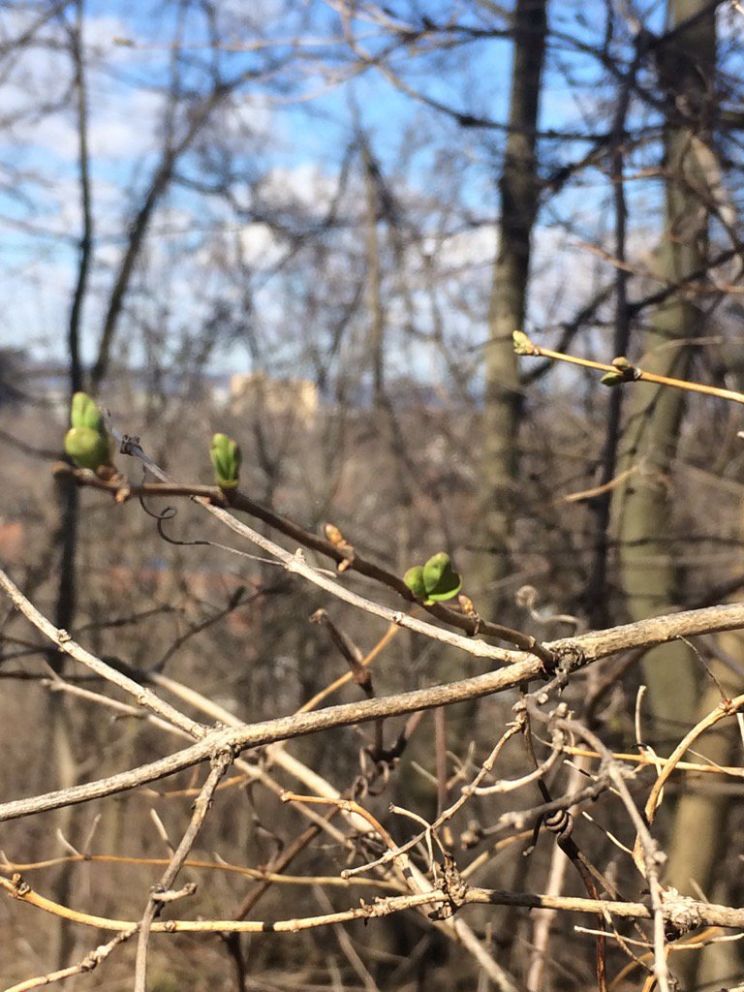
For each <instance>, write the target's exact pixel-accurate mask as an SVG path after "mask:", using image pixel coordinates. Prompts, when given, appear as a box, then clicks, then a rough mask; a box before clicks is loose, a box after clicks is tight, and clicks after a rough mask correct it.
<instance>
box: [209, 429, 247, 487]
mask: <svg viewBox="0 0 744 992" xmlns="http://www.w3.org/2000/svg"><path fill="white" fill-rule="evenodd" d="M209 455H210V457H211V459H212V466H213V468H214V474H215V477H216V479H217V485H218V486H219V487H220V489H236V488H237V485H238V473H239V472H240V462H241V458H242V456H241V454H240V448H239V447H238V444H237V442H236V441H233V439H232V438H231V437H228V436H227V434H215V435H214V437H213V438H212V445H211V447H210V449H209Z"/></svg>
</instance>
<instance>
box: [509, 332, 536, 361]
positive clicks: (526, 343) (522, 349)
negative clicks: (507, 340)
mask: <svg viewBox="0 0 744 992" xmlns="http://www.w3.org/2000/svg"><path fill="white" fill-rule="evenodd" d="M512 341H513V342H514V351H515V352H516V354H517V355H539V354H540V352H539V351H538V349H537V348H536V347H535V345H534V344H533V343H532V341H530V339H529V337H528V336H527V335H526V334H525V333H524V331H514V332H513V334H512Z"/></svg>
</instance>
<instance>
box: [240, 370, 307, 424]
mask: <svg viewBox="0 0 744 992" xmlns="http://www.w3.org/2000/svg"><path fill="white" fill-rule="evenodd" d="M319 405H320V397H319V393H318V387H317V386H316V385H315V383H314V382H311V381H310V380H309V379H274V378H272V377H271V376H268V375H267V374H266V373H265V372H251V373H250V374H248V375H241V374H236V375H232V376H230V410H231V412H232V413H234V414H236V415H240V414H243V413H246V412H248V411H250V410H259V411H261V412H262V413H264V414H268V415H269V416H277V417H286V416H292V417H294V418H296V419H297V420H298V421H299V422H300V423H302V424H306V425H309V424H311V423H312V422H313V421H314V419H315V417H316V415H317V413H318V408H319Z"/></svg>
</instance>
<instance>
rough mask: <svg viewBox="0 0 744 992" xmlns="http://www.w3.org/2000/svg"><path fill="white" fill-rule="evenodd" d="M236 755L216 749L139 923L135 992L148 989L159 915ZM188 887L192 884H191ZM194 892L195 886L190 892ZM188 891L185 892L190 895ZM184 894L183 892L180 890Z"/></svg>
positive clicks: (142, 991) (144, 991)
mask: <svg viewBox="0 0 744 992" xmlns="http://www.w3.org/2000/svg"><path fill="white" fill-rule="evenodd" d="M232 760H233V755H232V753H231V751H230V750H223V751H219V752H216V753H215V754H214V755H213V756H212V767H211V769H210V772H209V775H208V776H207V779H206V781H205V782H204V785H203V786H202V789H201V792H200V793H199V795H198V796H197V798H196V801H195V803H194V813H193V815H192V817H191V821H190V823H189V825H188V827H187V829H186V832H185V833H184V835H183V837H182V838H181V842H180V844H179V845H178V847H177V848H176V850H175V851H174V853H173V857H172V858H171V859H170V862H169V863H168V867H167V868H166V869H165V871H164V872H163V875H162V877H161V879H160V882H159V883H158V884H157V885H156V886H155V887H154V888H153V890H152V892H151V893H150V898H149V900H148V903H147V907H146V909H145V912H144V914H143V916H142V921H141V922H140V924H139V936H138V938H137V958H136V961H135V967H134V992H146V988H147V950H148V945H149V940H150V931H151V929H152V925H153V922H154V921H155V917H156V916H157V915H158V914H159V913H160V911H161V909H162V907H163V903H164V902H165V901H166V900H167V901H170V900H168V899H167V897H168V896H169V895H171V889H172V887H173V883H174V882H175V880H176V876H177V875H178V873H179V872H180V870H181V868H182V867H183V865H184V862H185V861H186V859H187V857H188V856H189V852H190V851H191V848H192V847H193V846H194V843H195V842H196V838H197V835H198V833H199V831H200V830H201V828H202V826H203V825H204V821H205V819H206V818H207V813H208V812H209V809H210V807H211V805H212V799H213V797H214V793H215V790H216V789H217V786H218V785H219V783H220V780H221V779H222V777H223V776H224V774H225V772H226V771H227V769H228V768H229V767H230V765H231V764H232ZM187 888H188V887H187ZM191 891H193V887H192V888H190V889H188V892H191ZM188 892H187V890H186V889H185V890H184V894H188ZM179 895H180V893H179Z"/></svg>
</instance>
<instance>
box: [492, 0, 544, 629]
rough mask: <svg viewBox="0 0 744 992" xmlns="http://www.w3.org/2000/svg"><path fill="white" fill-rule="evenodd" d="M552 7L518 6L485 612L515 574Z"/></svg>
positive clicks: (496, 309) (495, 307) (540, 0)
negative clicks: (522, 359) (525, 351)
mask: <svg viewBox="0 0 744 992" xmlns="http://www.w3.org/2000/svg"><path fill="white" fill-rule="evenodd" d="M546 9H547V0H517V3H516V7H515V11H514V63H513V66H512V81H511V100H510V108H509V135H508V138H507V141H506V151H505V155H504V165H503V171H502V175H501V181H500V184H499V190H500V194H501V222H500V230H499V251H498V256H497V259H496V266H495V271H494V279H493V294H492V298H491V308H490V314H489V341H488V346H487V348H486V369H485V373H486V394H485V408H484V414H483V428H484V429H483V451H482V459H481V466H480V490H481V494H480V495H481V514H480V531H481V539H482V540H481V543H482V545H483V546H484V547H485V549H486V550H487V553H488V554H487V558H486V560H485V561H484V564H483V566H482V567H481V568H480V570H479V571H480V582H479V585H480V587H481V593H482V594H483V596H484V599H483V604H482V611H483V612H484V613H485V614H488V613H489V612H490V613H493V614H494V615H495V613H496V612H497V611H498V609H499V606H500V602H499V600H500V594H499V588H498V585H497V584H498V583H499V582H500V580H502V579H503V578H504V577H505V576H506V575H507V574H508V571H509V556H508V552H507V548H508V544H509V535H510V533H511V530H512V517H513V510H514V506H515V496H516V492H517V470H518V447H517V435H518V428H519V416H520V407H521V399H522V393H521V388H520V382H519V373H518V369H517V359H516V356H515V354H514V348H513V345H512V332H513V331H515V330H519V329H521V328H522V325H523V323H524V316H525V307H526V298H527V284H528V277H529V266H530V238H531V234H532V227H533V225H534V222H535V217H536V215H537V207H538V195H539V184H538V176H537V159H536V128H537V120H538V111H539V102H540V83H541V77H542V69H543V63H544V59H545V36H546V32H547V18H546Z"/></svg>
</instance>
